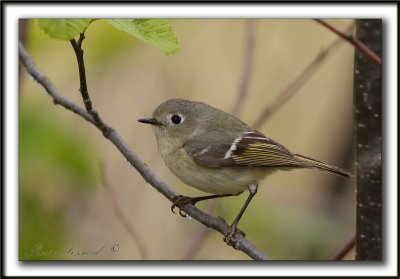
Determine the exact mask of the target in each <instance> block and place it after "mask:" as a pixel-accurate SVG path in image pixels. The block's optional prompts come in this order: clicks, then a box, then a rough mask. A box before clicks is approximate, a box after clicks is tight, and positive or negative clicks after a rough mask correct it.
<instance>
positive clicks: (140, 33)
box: [106, 19, 179, 55]
mask: <svg viewBox="0 0 400 279" xmlns="http://www.w3.org/2000/svg"><path fill="white" fill-rule="evenodd" d="M106 21H107V22H108V23H109V24H110V25H111V26H113V27H115V28H117V29H119V30H121V31H124V32H126V33H128V34H130V35H132V36H134V37H136V38H138V39H140V40H142V41H144V42H145V43H148V44H150V45H152V46H154V47H157V48H159V49H161V50H162V51H163V52H164V53H165V54H166V55H170V54H174V53H175V52H176V51H177V50H178V49H179V45H178V40H177V39H176V36H175V34H174V32H173V31H172V28H171V25H170V24H169V23H168V22H167V21H165V20H162V19H107V20H106Z"/></svg>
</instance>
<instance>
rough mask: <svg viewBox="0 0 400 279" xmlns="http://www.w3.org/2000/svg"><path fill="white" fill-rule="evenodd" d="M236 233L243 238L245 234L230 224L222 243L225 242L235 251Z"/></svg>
mask: <svg viewBox="0 0 400 279" xmlns="http://www.w3.org/2000/svg"><path fill="white" fill-rule="evenodd" d="M237 233H238V234H241V235H242V236H243V237H245V236H246V233H245V232H243V231H241V230H239V229H238V227H237V225H236V224H232V225H230V226H229V228H228V230H227V231H226V233H225V236H224V241H225V242H226V244H228V245H229V246H232V247H233V248H235V249H237V238H236V234H237Z"/></svg>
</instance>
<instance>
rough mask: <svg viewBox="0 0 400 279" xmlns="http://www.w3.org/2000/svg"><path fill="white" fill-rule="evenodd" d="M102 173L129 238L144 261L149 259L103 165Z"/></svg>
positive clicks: (117, 214)
mask: <svg viewBox="0 0 400 279" xmlns="http://www.w3.org/2000/svg"><path fill="white" fill-rule="evenodd" d="M100 172H101V181H102V184H103V186H104V188H105V189H106V191H107V192H108V196H109V197H110V200H111V204H112V206H113V208H114V212H115V215H116V216H117V217H118V219H119V220H120V221H121V223H122V225H123V226H124V227H125V229H126V230H127V231H128V234H129V236H130V237H131V238H132V240H133V242H135V244H136V246H137V247H138V249H139V254H140V256H141V258H142V259H143V260H145V259H147V253H146V249H145V248H144V246H143V244H142V241H141V240H140V237H139V233H138V232H137V230H136V228H135V227H134V226H133V225H132V224H131V223H130V222H129V221H128V218H127V216H126V214H125V213H124V211H123V210H122V209H121V207H120V206H119V205H118V201H117V200H116V198H115V193H114V191H113V189H112V187H111V186H110V184H109V182H108V179H107V175H106V171H105V169H104V165H103V164H102V163H101V164H100Z"/></svg>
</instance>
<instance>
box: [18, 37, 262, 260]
mask: <svg viewBox="0 0 400 279" xmlns="http://www.w3.org/2000/svg"><path fill="white" fill-rule="evenodd" d="M19 58H20V60H21V62H22V64H23V65H24V66H25V68H26V70H27V71H28V73H29V74H30V75H31V76H32V77H33V79H35V80H36V81H38V82H39V83H40V84H41V85H42V86H43V87H44V88H45V90H46V91H47V93H48V94H49V95H50V97H51V98H53V101H54V102H55V103H56V104H60V105H62V106H63V107H64V108H66V109H68V110H71V111H73V112H75V113H76V114H78V115H80V116H82V117H83V118H84V119H86V120H87V121H89V122H90V123H92V124H93V125H95V126H96V127H97V128H98V129H100V130H101V131H102V132H103V135H104V137H105V138H107V139H108V140H109V141H111V142H112V143H113V144H114V146H115V147H116V148H117V149H118V150H119V151H120V152H121V153H122V155H123V156H124V157H125V158H126V160H127V161H128V162H129V163H130V164H131V165H132V166H133V167H134V168H135V169H136V170H137V171H138V172H139V173H140V174H141V176H142V177H143V178H144V179H145V181H146V182H148V183H149V184H150V185H152V186H153V187H154V188H155V189H156V190H157V191H159V192H160V193H161V194H162V195H164V196H165V197H166V198H167V199H169V200H170V201H173V200H174V199H175V198H176V197H177V196H179V195H178V194H177V193H176V192H175V191H173V190H172V189H171V188H170V187H169V186H168V185H167V184H166V183H164V182H163V181H162V180H161V179H160V178H158V176H157V175H156V174H155V173H153V171H152V170H151V169H150V168H149V167H148V166H147V165H146V164H145V163H144V162H143V161H142V160H141V159H140V158H139V157H138V156H137V155H136V153H134V152H133V151H132V150H131V149H130V148H129V146H128V145H127V144H126V142H125V141H124V140H123V139H122V137H121V136H120V135H119V134H118V133H117V132H116V131H115V129H113V128H111V127H110V126H108V125H106V124H105V123H104V122H101V123H99V122H98V121H95V120H94V119H93V116H92V115H91V114H89V113H88V112H86V111H85V110H84V109H82V108H81V107H79V106H78V105H76V104H74V103H72V102H70V101H69V100H68V99H66V98H64V97H62V96H61V95H60V93H59V92H58V90H57V89H56V87H55V86H54V85H53V84H52V83H51V81H50V80H49V79H48V78H47V77H46V76H44V75H43V74H42V73H41V72H40V71H39V70H38V69H37V67H36V66H35V64H34V62H33V59H32V57H31V56H30V55H29V54H28V53H27V52H26V50H25V49H24V47H23V46H22V44H19ZM102 125H103V127H102ZM182 210H184V211H185V212H186V213H187V214H188V215H190V216H191V217H193V218H194V219H196V220H197V221H199V222H200V223H202V224H204V225H206V226H207V227H209V228H212V229H214V230H216V231H218V232H220V233H221V234H223V235H225V234H226V233H227V231H228V229H229V226H228V224H227V223H226V222H225V220H224V219H222V218H220V217H212V216H210V215H208V214H206V213H204V212H203V211H201V210H199V209H197V208H196V207H195V206H193V205H191V204H186V205H185V206H183V208H182ZM235 237H236V248H237V249H238V250H240V251H242V252H244V253H245V254H247V255H248V256H249V257H251V258H253V259H255V260H269V257H267V256H266V255H265V254H264V253H263V252H261V251H260V250H259V249H258V248H257V247H256V246H254V245H253V244H252V243H250V242H249V241H248V240H247V239H246V238H244V237H243V236H242V235H240V234H236V235H235Z"/></svg>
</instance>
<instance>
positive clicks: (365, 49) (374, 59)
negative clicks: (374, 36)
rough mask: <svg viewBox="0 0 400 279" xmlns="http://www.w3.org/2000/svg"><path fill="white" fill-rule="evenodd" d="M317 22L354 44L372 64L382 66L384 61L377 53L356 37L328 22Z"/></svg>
mask: <svg viewBox="0 0 400 279" xmlns="http://www.w3.org/2000/svg"><path fill="white" fill-rule="evenodd" d="M314 20H315V21H316V22H318V23H320V24H321V25H323V26H325V27H326V28H328V29H329V30H331V31H332V32H334V33H336V34H337V35H339V36H340V37H341V38H342V39H344V40H346V41H348V42H349V43H350V44H352V45H353V46H354V47H355V48H357V49H358V50H359V51H361V52H362V53H364V54H365V55H366V56H367V57H368V58H369V59H370V60H371V61H372V62H374V63H375V64H376V65H378V66H382V60H381V58H380V57H379V55H377V54H376V53H375V52H373V51H372V50H371V49H370V48H368V47H367V46H366V45H364V44H363V43H362V42H361V41H360V40H358V39H357V37H354V36H353V35H347V34H345V33H343V32H342V31H340V30H338V29H337V28H336V27H334V26H333V25H331V24H329V23H328V22H326V21H324V20H322V19H314Z"/></svg>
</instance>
